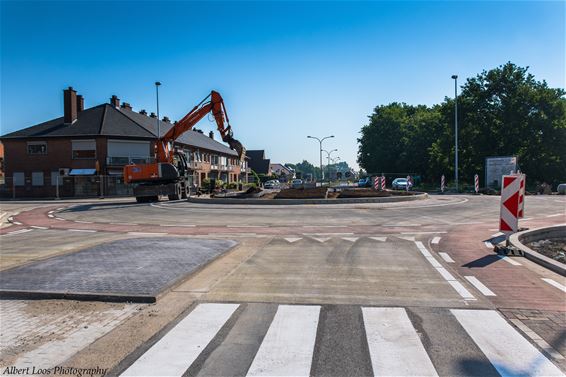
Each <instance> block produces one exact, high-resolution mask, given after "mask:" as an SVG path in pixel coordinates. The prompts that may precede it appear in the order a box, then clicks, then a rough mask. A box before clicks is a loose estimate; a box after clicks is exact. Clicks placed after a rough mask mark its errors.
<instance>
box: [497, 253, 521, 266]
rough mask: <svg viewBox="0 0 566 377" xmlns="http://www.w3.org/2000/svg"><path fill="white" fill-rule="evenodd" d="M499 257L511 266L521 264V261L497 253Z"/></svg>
mask: <svg viewBox="0 0 566 377" xmlns="http://www.w3.org/2000/svg"><path fill="white" fill-rule="evenodd" d="M498 257H499V259H503V260H504V261H505V262H507V263H510V264H512V265H513V266H522V264H521V263H519V262H517V261H516V260H513V258H509V257H507V256H505V255H498Z"/></svg>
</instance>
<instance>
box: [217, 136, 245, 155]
mask: <svg viewBox="0 0 566 377" xmlns="http://www.w3.org/2000/svg"><path fill="white" fill-rule="evenodd" d="M222 141H224V142H225V143H228V145H229V146H230V149H233V150H235V151H236V152H237V153H238V156H239V157H240V161H243V160H244V158H245V157H246V148H244V146H243V145H242V143H240V142H239V141H238V140H236V139H234V138H233V137H232V135H230V134H229V133H228V134H226V135H225V136H224V137H223V138H222Z"/></svg>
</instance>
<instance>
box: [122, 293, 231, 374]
mask: <svg viewBox="0 0 566 377" xmlns="http://www.w3.org/2000/svg"><path fill="white" fill-rule="evenodd" d="M238 306H239V305H237V304H200V305H199V306H197V307H196V309H195V310H193V311H192V312H191V313H190V314H189V315H188V316H186V317H185V318H184V319H183V320H182V321H181V322H179V323H178V324H177V325H176V326H175V327H173V329H171V331H169V332H168V333H167V334H166V335H165V336H164V337H163V338H161V339H160V340H159V341H158V342H157V343H155V345H153V347H151V348H150V349H149V350H147V352H146V353H144V354H143V355H142V356H141V357H140V358H139V359H137V360H136V361H135V362H134V363H133V364H132V365H131V366H130V367H129V368H128V369H127V370H126V371H125V372H124V373H122V376H182V375H183V373H185V371H186V370H187V369H188V368H189V367H190V366H191V364H192V363H193V362H194V361H195V359H196V358H197V357H198V355H200V353H201V352H202V350H204V348H205V347H206V345H207V344H208V343H209V342H210V341H211V340H212V338H214V336H215V335H216V333H217V332H218V331H219V330H220V329H221V328H222V326H223V325H224V323H226V321H228V319H229V318H230V317H231V316H232V314H233V313H234V311H236V309H237V308H238Z"/></svg>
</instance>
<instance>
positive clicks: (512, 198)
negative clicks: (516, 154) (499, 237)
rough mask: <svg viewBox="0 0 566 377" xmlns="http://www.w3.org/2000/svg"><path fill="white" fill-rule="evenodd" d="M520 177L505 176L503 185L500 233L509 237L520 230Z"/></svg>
mask: <svg viewBox="0 0 566 377" xmlns="http://www.w3.org/2000/svg"><path fill="white" fill-rule="evenodd" d="M521 180H522V178H521V176H520V175H504V176H503V178H502V184H501V209H500V215H499V231H501V232H503V233H505V234H507V235H509V234H511V233H515V232H516V231H517V230H518V228H519V208H520V206H519V196H520V191H521Z"/></svg>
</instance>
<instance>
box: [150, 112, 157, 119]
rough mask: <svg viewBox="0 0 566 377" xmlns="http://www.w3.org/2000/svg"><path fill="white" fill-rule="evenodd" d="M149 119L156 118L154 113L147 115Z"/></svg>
mask: <svg viewBox="0 0 566 377" xmlns="http://www.w3.org/2000/svg"><path fill="white" fill-rule="evenodd" d="M149 117H150V118H157V115H155V113H153V112H152V113H151V114H149Z"/></svg>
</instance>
